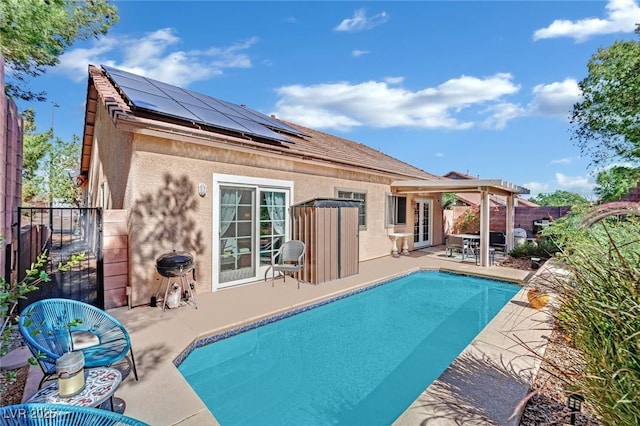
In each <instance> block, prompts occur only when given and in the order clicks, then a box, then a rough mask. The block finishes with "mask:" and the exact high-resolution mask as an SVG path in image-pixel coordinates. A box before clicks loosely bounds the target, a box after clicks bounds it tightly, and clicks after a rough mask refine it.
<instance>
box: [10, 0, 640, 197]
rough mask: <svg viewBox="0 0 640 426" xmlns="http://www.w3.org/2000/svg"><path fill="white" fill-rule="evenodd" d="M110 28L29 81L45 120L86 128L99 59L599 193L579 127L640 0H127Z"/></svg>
mask: <svg viewBox="0 0 640 426" xmlns="http://www.w3.org/2000/svg"><path fill="white" fill-rule="evenodd" d="M115 4H116V6H117V7H118V9H119V15H120V21H119V22H118V23H117V24H116V25H115V26H113V27H112V28H111V30H110V31H109V34H108V35H107V36H106V37H101V38H99V39H92V40H88V41H83V42H79V43H77V44H76V45H74V46H73V47H72V48H71V49H69V50H68V51H67V53H65V54H64V55H63V56H62V57H61V63H60V65H59V66H58V67H56V68H54V69H51V70H49V71H47V73H46V74H45V75H44V76H41V77H38V78H36V79H33V80H31V87H32V89H34V90H45V91H46V92H47V93H48V101H47V102H46V103H41V104H35V105H27V104H24V103H20V104H19V107H20V109H25V108H26V107H28V106H33V107H34V108H35V110H36V114H37V121H36V123H37V126H38V131H46V130H47V129H48V128H50V127H51V125H52V124H53V125H54V129H55V134H56V136H59V137H61V138H63V139H67V140H70V139H71V135H74V134H75V135H81V134H82V130H83V122H84V103H85V98H86V88H87V67H88V64H95V65H100V64H105V65H110V66H113V67H116V68H121V69H123V70H126V71H129V72H133V73H137V74H141V75H145V76H147V77H150V78H154V79H157V80H160V81H164V82H167V83H171V84H175V85H178V86H181V87H185V88H188V89H191V90H195V91H198V92H201V93H205V94H207V95H210V96H214V97H217V98H221V99H224V100H227V101H230V102H234V103H237V104H246V105H247V106H248V107H250V108H253V109H256V110H258V111H261V112H263V113H265V114H276V116H278V117H279V118H282V119H286V120H290V121H293V122H295V123H299V124H302V125H305V126H309V127H312V128H314V129H318V130H322V131H326V132H328V133H332V134H335V135H338V136H341V137H345V138H347V139H351V140H355V141H358V142H361V143H363V144H366V145H368V146H370V147H372V148H375V149H378V150H381V151H382V152H384V153H386V154H389V155H392V156H394V157H396V158H398V159H400V160H403V161H406V162H408V163H410V164H413V165H414V166H416V167H419V168H421V169H423V170H425V171H427V172H430V173H435V174H445V173H447V172H449V171H452V170H455V171H459V172H463V173H467V172H468V173H469V174H471V175H474V176H478V177H480V178H483V179H504V180H506V181H509V182H512V183H515V184H518V185H522V186H525V187H527V188H529V189H530V190H531V195H536V194H538V193H541V192H543V193H550V192H553V191H555V190H558V189H561V190H567V191H572V192H577V193H579V194H582V195H585V196H587V197H588V198H590V199H591V198H593V196H592V195H591V194H592V192H591V191H592V189H593V182H594V175H593V174H594V172H595V171H596V170H594V169H593V168H591V167H590V165H589V164H590V158H581V156H580V150H579V149H578V148H577V147H576V146H575V144H574V142H573V141H572V139H571V136H572V130H571V126H570V124H569V116H570V111H571V108H572V106H573V104H574V103H575V102H576V101H579V99H580V91H579V88H578V85H577V83H578V82H579V81H580V80H582V79H583V78H584V77H586V75H587V63H588V61H589V59H590V57H591V55H593V54H594V53H596V52H597V50H598V48H600V47H607V46H610V45H611V44H612V43H613V42H615V41H616V40H622V39H636V36H635V34H634V33H633V30H634V28H635V23H636V22H640V5H639V4H638V1H637V0H609V1H607V2H605V1H496V2H489V1H468V2H464V1H421V2H414V1H406V2H396V1H394V2H385V1H372V2H346V1H345V2H343V1H280V2H270V1H260V2H246V1H234V2H218V1H194V2H189V1H125V0H123V1H116V2H115Z"/></svg>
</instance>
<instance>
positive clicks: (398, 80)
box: [384, 77, 404, 84]
mask: <svg viewBox="0 0 640 426" xmlns="http://www.w3.org/2000/svg"><path fill="white" fill-rule="evenodd" d="M384 81H385V83H389V84H400V83H402V82H403V81H404V77H385V79H384Z"/></svg>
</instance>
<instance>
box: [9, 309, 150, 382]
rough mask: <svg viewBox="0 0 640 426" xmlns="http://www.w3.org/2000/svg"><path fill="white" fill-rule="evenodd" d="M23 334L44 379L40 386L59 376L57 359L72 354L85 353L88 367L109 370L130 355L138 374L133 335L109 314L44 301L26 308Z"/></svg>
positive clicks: (21, 320) (21, 324)
mask: <svg viewBox="0 0 640 426" xmlns="http://www.w3.org/2000/svg"><path fill="white" fill-rule="evenodd" d="M18 325H19V330H20V334H21V335H22V338H23V339H24V341H25V343H26V344H27V346H28V347H29V349H30V350H31V353H33V356H34V357H35V358H36V360H37V361H38V363H39V364H40V367H41V368H42V372H43V373H44V376H43V378H42V380H41V381H40V386H42V383H44V382H45V381H46V380H48V379H50V378H52V376H53V375H55V374H56V360H57V359H58V358H60V357H61V356H62V355H64V354H65V353H67V352H69V351H74V350H79V351H82V352H83V353H84V363H85V367H88V368H91V367H107V366H109V365H113V364H115V363H116V362H118V361H120V360H122V359H123V358H125V357H126V356H127V355H130V359H131V366H132V367H133V373H134V375H135V378H136V380H138V372H137V370H136V362H135V358H134V356H133V349H132V348H131V340H130V338H129V333H128V332H127V330H126V329H125V328H124V326H123V325H122V324H121V323H120V322H119V321H118V320H116V319H115V318H114V317H112V316H111V315H109V314H108V313H106V312H105V311H103V310H101V309H98V308H96V307H95V306H92V305H89V304H88V303H84V302H79V301H77V300H70V299H58V298H53V299H43V300H39V301H37V302H34V303H32V304H30V305H29V306H27V307H26V308H24V309H23V310H22V312H21V313H20V321H19V322H18Z"/></svg>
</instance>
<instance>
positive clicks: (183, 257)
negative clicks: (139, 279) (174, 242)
mask: <svg viewBox="0 0 640 426" xmlns="http://www.w3.org/2000/svg"><path fill="white" fill-rule="evenodd" d="M156 269H157V270H158V273H159V274H160V275H162V276H164V277H177V276H181V275H184V274H186V273H187V272H189V271H191V270H192V269H193V256H192V255H191V254H189V253H187V252H181V251H175V250H174V251H171V252H168V253H164V254H162V255H160V256H159V257H158V258H157V259H156Z"/></svg>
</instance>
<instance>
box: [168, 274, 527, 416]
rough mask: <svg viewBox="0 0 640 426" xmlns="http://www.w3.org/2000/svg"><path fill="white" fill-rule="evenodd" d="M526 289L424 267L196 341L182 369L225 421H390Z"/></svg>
mask: <svg viewBox="0 0 640 426" xmlns="http://www.w3.org/2000/svg"><path fill="white" fill-rule="evenodd" d="M519 288H520V287H519V286H517V285H513V284H508V283H504V282H499V281H492V280H487V279H483V278H475V277H470V276H464V275H456V274H450V273H444V272H434V271H426V272H417V273H414V274H411V275H407V276H404V277H402V278H400V279H397V280H394V281H390V282H388V283H386V284H384V285H380V286H377V287H375V288H372V289H370V290H367V291H363V292H359V293H357V294H354V295H352V296H349V297H346V298H342V299H339V300H336V301H335V302H332V303H328V304H325V305H322V306H319V307H317V308H314V309H310V310H307V311H304V312H302V313H299V314H297V315H293V316H290V317H287V318H285V319H282V320H279V321H275V322H272V323H269V324H267V325H263V326H260V327H257V328H254V329H252V330H250V331H247V332H244V333H241V334H237V335H235V336H233V337H229V338H227V339H224V340H220V341H218V342H216V343H213V344H210V345H206V346H203V347H201V348H198V349H195V350H194V351H193V352H191V353H190V354H189V356H188V357H187V358H186V359H185V360H184V362H183V363H182V364H181V365H180V366H179V370H180V372H181V373H182V374H183V376H184V377H185V378H186V380H187V381H188V383H189V384H190V385H191V386H192V388H193V389H194V390H195V392H196V393H197V394H198V395H199V396H200V398H201V399H202V400H203V401H204V403H205V404H206V405H207V407H208V408H209V410H210V411H211V412H212V413H213V415H214V416H215V417H216V419H217V420H218V421H219V422H220V424H221V425H223V426H224V425H237V424H247V425H299V424H304V425H330V424H344V425H361V424H362V425H388V424H391V423H392V422H393V421H394V420H395V419H396V418H397V417H398V416H400V414H402V412H403V411H404V410H406V409H407V408H408V407H409V405H411V403H412V402H413V401H414V400H415V399H416V398H417V397H418V395H419V394H420V393H421V392H422V391H423V390H424V389H426V388H427V387H428V386H429V385H430V384H431V382H433V381H434V380H435V379H436V378H438V376H440V374H442V372H443V371H444V370H445V369H446V368H447V366H448V365H449V364H450V363H451V362H452V361H453V360H454V359H455V358H456V357H457V356H458V355H459V354H460V352H461V351H462V350H463V349H464V348H465V347H466V346H467V345H468V344H469V343H470V342H471V341H472V340H473V338H474V337H475V336H476V335H477V334H478V333H479V332H480V331H481V330H482V329H483V328H484V326H485V325H486V324H487V323H488V322H489V321H490V320H491V319H492V318H493V317H494V316H495V315H496V314H497V313H498V311H499V310H500V309H501V308H502V307H503V306H504V305H505V304H506V303H507V302H508V301H509V300H511V298H512V297H513V296H514V295H515V294H516V293H517V291H518V290H519ZM301 291H304V289H302V290H301Z"/></svg>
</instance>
